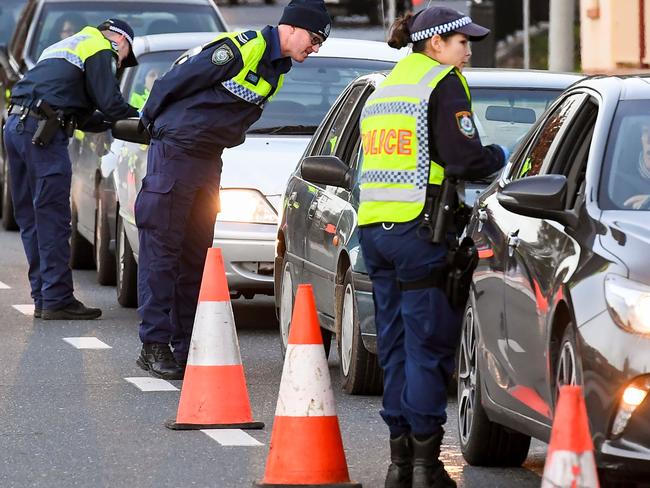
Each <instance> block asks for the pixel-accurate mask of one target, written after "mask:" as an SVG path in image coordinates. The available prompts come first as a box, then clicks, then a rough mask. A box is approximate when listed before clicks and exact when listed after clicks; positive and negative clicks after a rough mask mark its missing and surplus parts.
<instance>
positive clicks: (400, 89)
mask: <svg viewBox="0 0 650 488" xmlns="http://www.w3.org/2000/svg"><path fill="white" fill-rule="evenodd" d="M450 67H451V66H449V65H446V64H440V65H438V66H434V67H433V68H431V69H430V70H429V71H428V72H427V73H426V74H425V75H424V76H423V77H422V79H421V80H420V81H419V82H418V83H417V84H416V85H389V86H386V87H380V88H379V89H377V90H375V92H374V93H373V94H372V95H370V96H369V97H368V101H369V102H372V101H373V100H376V99H378V98H392V97H414V98H420V99H422V98H428V97H429V96H430V95H431V87H430V86H429V83H431V82H432V81H433V80H434V79H435V78H436V76H438V75H440V74H441V73H442V72H443V71H445V70H448V69H449V68H450Z"/></svg>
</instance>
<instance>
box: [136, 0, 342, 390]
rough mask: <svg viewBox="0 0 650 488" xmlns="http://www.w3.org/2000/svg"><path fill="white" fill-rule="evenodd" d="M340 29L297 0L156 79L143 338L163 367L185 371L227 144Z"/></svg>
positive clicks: (141, 271)
mask: <svg viewBox="0 0 650 488" xmlns="http://www.w3.org/2000/svg"><path fill="white" fill-rule="evenodd" d="M330 28H331V20H330V17H329V15H328V13H327V10H326V8H325V4H324V2H323V1H322V0H292V1H291V2H290V3H289V5H287V6H286V7H285V9H284V11H283V13H282V18H281V19H280V22H279V25H278V26H277V27H271V26H267V27H265V28H264V29H262V30H260V31H247V32H241V33H225V34H221V35H219V36H218V37H217V38H216V39H215V40H214V41H213V42H211V43H209V44H207V45H206V46H203V49H202V50H201V51H200V52H199V53H198V54H196V55H194V56H192V57H190V58H189V59H188V60H187V61H185V62H184V63H182V64H177V65H176V66H174V67H173V68H172V69H171V70H170V71H169V72H167V73H166V74H165V75H163V76H162V78H159V79H158V80H156V82H155V83H154V85H153V88H152V89H151V94H150V95H149V98H148V100H147V103H146V104H145V106H144V108H143V110H142V120H143V123H144V125H145V126H146V127H148V129H149V131H150V133H151V136H152V140H151V146H150V148H149V154H148V159H147V174H146V176H145V178H144V179H143V181H142V189H141V191H140V193H139V194H138V198H137V200H136V202H135V220H136V223H137V225H138V234H139V239H140V256H139V257H140V261H139V263H138V305H139V308H138V312H139V313H140V317H141V318H142V322H141V323H140V339H141V341H142V343H143V345H142V350H141V353H140V356H139V357H138V359H137V364H138V365H139V366H140V367H141V368H143V369H145V370H147V371H149V372H150V373H151V374H152V375H153V376H157V377H160V378H165V379H182V377H183V365H184V363H185V362H186V360H187V354H188V351H189V346H190V339H191V337H192V325H193V322H194V313H195V311H196V303H197V299H198V294H199V287H200V284H201V275H202V270H203V264H204V262H205V254H206V251H207V249H208V247H210V245H211V244H212V237H213V233H214V223H215V219H216V215H217V202H218V196H219V181H220V175H221V153H222V152H223V149H224V148H226V147H234V146H238V145H239V144H241V143H242V142H244V138H245V136H246V131H247V130H248V128H249V127H250V126H251V125H252V124H253V123H254V122H255V121H256V120H257V119H259V118H260V116H261V115H262V109H263V108H264V105H265V103H266V101H267V100H268V99H269V98H270V97H272V96H273V94H274V93H276V92H277V91H278V90H280V88H281V87H282V81H283V78H284V74H285V73H287V72H288V71H289V70H290V69H291V66H292V64H291V63H292V60H294V61H296V62H299V63H300V62H302V61H304V60H305V59H306V58H307V57H308V56H309V55H310V54H311V53H313V52H318V49H319V46H320V45H321V44H322V43H323V42H324V41H325V40H326V39H327V36H328V35H329V33H330ZM170 343H171V345H172V346H173V348H174V351H173V355H172V351H171V349H170V347H169V344H170Z"/></svg>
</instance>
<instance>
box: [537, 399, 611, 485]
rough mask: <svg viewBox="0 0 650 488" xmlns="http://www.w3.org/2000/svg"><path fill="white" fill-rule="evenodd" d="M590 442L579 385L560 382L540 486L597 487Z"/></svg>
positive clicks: (596, 475) (592, 447)
mask: <svg viewBox="0 0 650 488" xmlns="http://www.w3.org/2000/svg"><path fill="white" fill-rule="evenodd" d="M598 486H599V484H598V473H597V471H596V460H595V458H594V445H593V442H592V440H591V434H590V433H589V423H588V421H587V408H586V407H585V401H584V398H583V397H582V388H581V387H579V386H562V387H561V388H560V399H559V401H558V404H557V408H556V410H555V418H554V419H553V430H552V431H551V442H550V444H549V447H548V454H547V455H546V464H545V466H544V475H543V477H542V488H598Z"/></svg>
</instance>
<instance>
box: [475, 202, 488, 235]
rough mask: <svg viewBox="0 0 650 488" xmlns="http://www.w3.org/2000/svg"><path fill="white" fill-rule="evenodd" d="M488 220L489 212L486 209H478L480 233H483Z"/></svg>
mask: <svg viewBox="0 0 650 488" xmlns="http://www.w3.org/2000/svg"><path fill="white" fill-rule="evenodd" d="M487 220H488V213H487V210H485V209H484V208H479V209H478V229H477V230H478V232H481V230H483V224H484V223H485V222H487Z"/></svg>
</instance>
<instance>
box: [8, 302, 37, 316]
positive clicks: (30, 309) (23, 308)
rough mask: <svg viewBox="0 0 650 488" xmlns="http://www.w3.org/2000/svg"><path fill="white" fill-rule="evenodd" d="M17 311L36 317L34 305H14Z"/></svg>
mask: <svg viewBox="0 0 650 488" xmlns="http://www.w3.org/2000/svg"><path fill="white" fill-rule="evenodd" d="M12 307H14V308H15V309H16V310H18V311H19V312H20V313H22V314H23V315H34V304H33V303H32V304H30V305H12Z"/></svg>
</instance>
